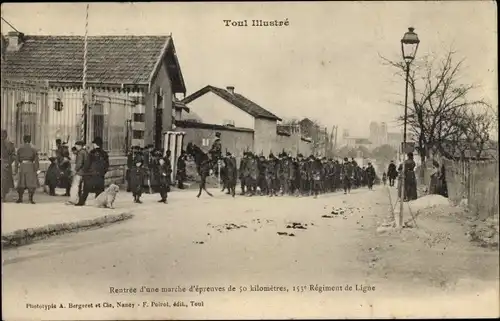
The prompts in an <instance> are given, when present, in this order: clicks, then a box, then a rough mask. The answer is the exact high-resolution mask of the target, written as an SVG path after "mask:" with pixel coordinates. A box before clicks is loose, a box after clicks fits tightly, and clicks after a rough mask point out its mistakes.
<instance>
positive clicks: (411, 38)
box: [401, 28, 420, 63]
mask: <svg viewBox="0 0 500 321" xmlns="http://www.w3.org/2000/svg"><path fill="white" fill-rule="evenodd" d="M414 30H415V29H414V28H408V32H406V33H405V34H404V36H403V39H401V51H402V54H403V59H404V60H405V61H406V62H407V63H410V62H411V61H413V59H415V56H416V54H417V49H418V44H419V43H420V40H419V39H418V35H417V34H416V33H415V32H414Z"/></svg>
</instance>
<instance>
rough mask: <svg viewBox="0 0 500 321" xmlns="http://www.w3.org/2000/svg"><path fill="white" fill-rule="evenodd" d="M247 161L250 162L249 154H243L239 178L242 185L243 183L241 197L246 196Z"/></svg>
mask: <svg viewBox="0 0 500 321" xmlns="http://www.w3.org/2000/svg"><path fill="white" fill-rule="evenodd" d="M247 161H248V152H244V153H243V157H242V158H241V160H240V169H239V172H240V173H239V174H240V175H239V178H240V183H241V194H240V195H245V183H246V181H245V179H246V178H245V174H246V172H247V169H246V168H247Z"/></svg>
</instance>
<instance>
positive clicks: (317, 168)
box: [311, 158, 323, 198]
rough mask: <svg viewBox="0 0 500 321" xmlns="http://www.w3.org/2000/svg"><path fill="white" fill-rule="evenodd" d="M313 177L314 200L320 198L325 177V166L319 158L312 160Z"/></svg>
mask: <svg viewBox="0 0 500 321" xmlns="http://www.w3.org/2000/svg"><path fill="white" fill-rule="evenodd" d="M311 174H312V175H311V176H312V179H313V194H314V198H317V197H318V194H319V193H320V190H321V187H322V186H321V185H322V177H323V164H322V163H321V160H320V159H319V158H313V159H312V168H311Z"/></svg>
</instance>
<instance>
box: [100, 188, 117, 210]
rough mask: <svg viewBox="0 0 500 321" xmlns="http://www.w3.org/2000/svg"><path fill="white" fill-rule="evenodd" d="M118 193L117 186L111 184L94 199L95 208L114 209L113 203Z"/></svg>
mask: <svg viewBox="0 0 500 321" xmlns="http://www.w3.org/2000/svg"><path fill="white" fill-rule="evenodd" d="M119 191H120V188H119V187H118V185H115V184H111V185H109V187H108V188H106V189H105V190H104V192H102V193H101V194H99V196H97V198H96V199H95V202H96V205H97V207H101V208H102V207H104V208H114V207H113V203H114V202H115V199H116V195H117V194H118V192H119Z"/></svg>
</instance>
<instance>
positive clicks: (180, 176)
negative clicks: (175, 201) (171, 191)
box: [176, 150, 186, 189]
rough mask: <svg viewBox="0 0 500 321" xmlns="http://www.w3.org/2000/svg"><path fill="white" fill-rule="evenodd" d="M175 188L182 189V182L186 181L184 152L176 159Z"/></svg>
mask: <svg viewBox="0 0 500 321" xmlns="http://www.w3.org/2000/svg"><path fill="white" fill-rule="evenodd" d="M176 178H177V187H178V188H180V189H184V181H185V180H186V152H185V151H184V150H183V151H181V155H180V156H179V158H177V174H176Z"/></svg>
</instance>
